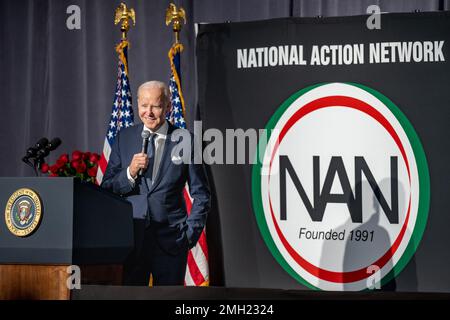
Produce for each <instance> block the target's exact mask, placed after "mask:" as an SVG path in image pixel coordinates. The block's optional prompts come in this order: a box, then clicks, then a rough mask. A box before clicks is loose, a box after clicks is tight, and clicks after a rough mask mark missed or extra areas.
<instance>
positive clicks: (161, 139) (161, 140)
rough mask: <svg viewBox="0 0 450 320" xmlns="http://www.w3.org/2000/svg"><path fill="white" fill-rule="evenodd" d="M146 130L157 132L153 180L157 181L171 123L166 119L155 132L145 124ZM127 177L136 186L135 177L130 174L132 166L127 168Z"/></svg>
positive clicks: (151, 132)
mask: <svg viewBox="0 0 450 320" xmlns="http://www.w3.org/2000/svg"><path fill="white" fill-rule="evenodd" d="M144 130H147V131H150V134H156V137H155V139H154V143H155V161H154V163H153V172H152V181H155V178H156V175H157V174H158V169H159V165H160V163H161V158H162V155H163V151H164V144H165V142H166V138H167V131H168V130H169V125H168V124H167V121H164V123H163V125H162V126H161V127H159V129H158V130H156V131H155V132H153V131H152V130H150V129H149V128H147V127H146V126H145V125H144ZM127 177H128V180H129V181H130V183H131V185H132V186H134V183H135V179H134V178H133V177H132V176H131V174H130V167H128V168H127Z"/></svg>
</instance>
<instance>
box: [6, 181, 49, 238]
mask: <svg viewBox="0 0 450 320" xmlns="http://www.w3.org/2000/svg"><path fill="white" fill-rule="evenodd" d="M41 216H42V203H41V199H40V198H39V195H38V194H37V193H36V192H34V191H33V190H31V189H28V188H22V189H18V190H16V191H15V192H14V193H13V194H12V195H11V197H9V199H8V202H7V203H6V208H5V222H6V226H7V227H8V229H9V231H11V233H12V234H14V235H15V236H18V237H26V236H28V235H30V234H31V233H33V232H34V231H35V230H36V229H37V227H38V226H39V223H40V222H41Z"/></svg>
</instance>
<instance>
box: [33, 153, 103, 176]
mask: <svg viewBox="0 0 450 320" xmlns="http://www.w3.org/2000/svg"><path fill="white" fill-rule="evenodd" d="M99 160H100V155H98V154H97V153H91V152H81V151H78V150H75V151H74V152H72V159H70V158H69V155H68V154H66V153H65V154H62V155H61V156H60V157H59V158H58V160H56V163H55V164H54V165H49V164H47V163H44V164H42V166H41V172H42V173H47V174H49V175H50V177H78V178H80V179H81V180H82V181H87V182H92V183H95V177H96V176H97V169H98V161H99Z"/></svg>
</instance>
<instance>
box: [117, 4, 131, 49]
mask: <svg viewBox="0 0 450 320" xmlns="http://www.w3.org/2000/svg"><path fill="white" fill-rule="evenodd" d="M128 19H131V20H132V21H133V26H135V25H136V13H135V12H134V9H133V8H130V9H127V5H126V4H125V3H123V2H121V3H120V5H119V6H118V7H117V8H116V11H115V14H114V24H115V25H117V24H118V23H119V22H121V21H122V26H121V27H120V31H122V39H123V40H124V39H126V38H127V32H128V30H129V29H130V24H129V23H128Z"/></svg>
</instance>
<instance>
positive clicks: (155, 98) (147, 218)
mask: <svg viewBox="0 0 450 320" xmlns="http://www.w3.org/2000/svg"><path fill="white" fill-rule="evenodd" d="M169 107H170V99H169V90H168V88H167V86H166V85H165V84H164V83H163V82H159V81H149V82H146V83H144V84H142V85H141V86H140V87H139V89H138V110H139V118H140V119H141V121H142V124H140V125H135V126H132V127H129V128H126V129H123V130H121V131H120V132H119V134H118V135H117V137H116V139H115V143H114V145H113V146H112V150H111V155H110V158H109V162H108V167H107V169H106V172H105V175H104V177H103V180H102V187H104V188H106V189H109V190H112V191H113V192H115V193H117V194H119V195H121V196H124V197H125V198H126V199H127V200H128V201H130V202H131V203H132V205H133V216H134V221H135V229H134V232H135V250H134V252H133V253H132V255H131V256H130V258H129V261H128V262H127V263H126V265H125V284H128V285H147V284H148V282H149V278H150V274H151V275H152V278H153V284H154V285H183V283H184V275H185V272H186V262H187V254H188V250H189V249H190V248H192V247H194V246H195V244H196V243H197V241H198V239H199V237H200V234H201V232H202V230H203V228H204V226H205V222H206V217H207V214H208V211H209V208H210V191H209V186H208V181H207V177H206V172H205V168H204V166H203V164H194V161H193V159H194V155H193V152H190V157H187V158H188V160H191V161H182V163H180V162H181V161H180V158H179V157H178V158H177V154H176V152H174V151H175V150H176V149H175V150H174V148H175V147H177V145H178V148H179V144H180V143H181V142H180V140H178V139H177V137H179V136H183V139H185V138H186V136H187V137H188V138H192V136H191V134H190V133H188V132H187V131H186V130H184V129H177V128H175V127H174V126H173V125H171V124H170V123H169V122H167V121H166V120H165V115H166V112H167V111H168V110H169ZM143 130H147V131H149V132H150V138H149V143H148V149H147V152H146V153H141V149H142V137H141V134H142V132H143ZM179 130H182V131H179ZM174 132H176V133H177V134H174ZM180 133H181V134H180ZM186 134H187V135H186ZM189 140H191V141H192V143H191V142H190V143H191V146H192V145H193V139H189ZM183 143H184V144H186V141H184V142H183ZM191 150H194V148H193V147H192V148H191ZM183 152H185V151H183ZM174 153H175V154H174ZM183 158H184V159H186V155H183ZM186 162H188V163H186ZM186 182H187V183H188V185H189V191H190V194H191V197H192V198H193V203H192V209H191V213H190V215H189V217H188V215H187V211H186V206H185V202H184V198H183V189H184V187H185V184H186Z"/></svg>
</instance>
